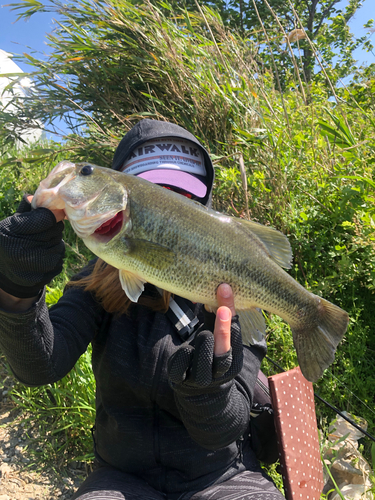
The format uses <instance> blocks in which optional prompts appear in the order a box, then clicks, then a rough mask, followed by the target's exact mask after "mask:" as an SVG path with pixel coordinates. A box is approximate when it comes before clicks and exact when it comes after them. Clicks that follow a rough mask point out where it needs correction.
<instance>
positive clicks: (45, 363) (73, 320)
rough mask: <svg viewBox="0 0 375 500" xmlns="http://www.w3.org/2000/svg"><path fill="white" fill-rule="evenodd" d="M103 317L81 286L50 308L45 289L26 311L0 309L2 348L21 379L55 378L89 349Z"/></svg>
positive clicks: (34, 383) (35, 382) (31, 381)
mask: <svg viewBox="0 0 375 500" xmlns="http://www.w3.org/2000/svg"><path fill="white" fill-rule="evenodd" d="M102 318H103V309H102V308H101V307H100V306H99V305H98V303H97V302H96V301H95V300H94V298H93V296H92V295H91V294H90V293H88V292H84V291H83V290H82V289H81V288H79V287H70V288H69V289H67V290H66V291H65V293H64V295H63V296H62V297H61V298H60V300H59V301H58V303H57V304H55V305H54V306H52V307H51V309H50V310H48V308H47V306H46V304H45V300H44V292H43V293H42V294H41V297H40V298H39V300H38V301H37V302H36V304H35V305H34V306H33V307H32V308H30V309H29V310H28V311H26V312H22V313H10V312H7V311H4V310H1V309H0V349H1V351H2V352H3V353H4V354H5V356H6V358H7V360H8V363H9V365H10V367H11V369H12V371H13V372H14V374H15V376H16V377H17V379H18V380H19V381H20V382H22V383H24V384H26V385H30V386H38V385H45V384H49V383H52V382H56V381H57V380H60V379H61V378H63V377H64V376H65V375H66V374H67V373H68V372H69V371H70V370H71V369H72V368H73V366H74V365H75V363H76V362H77V360H78V358H79V357H80V356H81V354H83V353H84V352H85V351H86V349H87V346H88V345H89V343H90V342H91V340H92V339H93V337H94V335H95V333H96V332H97V330H98V328H99V327H100V323H101V320H102Z"/></svg>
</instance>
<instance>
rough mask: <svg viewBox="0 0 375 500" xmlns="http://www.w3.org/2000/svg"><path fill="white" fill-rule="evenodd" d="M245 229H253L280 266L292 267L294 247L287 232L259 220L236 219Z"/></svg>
mask: <svg viewBox="0 0 375 500" xmlns="http://www.w3.org/2000/svg"><path fill="white" fill-rule="evenodd" d="M236 221H237V222H238V223H239V224H240V225H241V227H242V229H243V230H245V231H251V232H252V233H253V234H255V236H257V237H258V238H259V239H260V240H261V242H262V243H263V244H264V246H265V247H266V249H267V250H268V253H269V255H270V257H271V259H273V260H274V261H275V262H276V263H277V264H279V266H281V267H284V268H285V269H290V268H291V267H292V259H293V254H292V249H291V246H290V243H289V240H288V238H287V237H286V236H285V234H283V233H281V232H280V231H278V230H277V229H274V228H272V227H267V226H263V225H262V224H258V223H257V222H253V221H251V220H245V219H236Z"/></svg>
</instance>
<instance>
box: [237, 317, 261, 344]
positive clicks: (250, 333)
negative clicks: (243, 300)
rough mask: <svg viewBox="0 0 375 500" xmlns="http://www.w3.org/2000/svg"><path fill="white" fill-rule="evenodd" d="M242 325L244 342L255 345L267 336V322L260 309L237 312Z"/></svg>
mask: <svg viewBox="0 0 375 500" xmlns="http://www.w3.org/2000/svg"><path fill="white" fill-rule="evenodd" d="M237 314H238V319H239V321H240V325H241V334H242V342H243V343H244V344H250V345H255V344H258V343H259V342H261V341H262V340H263V339H264V337H265V334H266V322H265V320H264V316H263V313H262V311H261V310H260V309H258V308H253V309H246V310H244V311H237Z"/></svg>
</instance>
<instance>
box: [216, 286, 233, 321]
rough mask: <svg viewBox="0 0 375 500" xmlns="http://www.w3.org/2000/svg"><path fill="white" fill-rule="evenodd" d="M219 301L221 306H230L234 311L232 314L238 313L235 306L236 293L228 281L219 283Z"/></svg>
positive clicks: (217, 295) (217, 294)
mask: <svg viewBox="0 0 375 500" xmlns="http://www.w3.org/2000/svg"><path fill="white" fill-rule="evenodd" d="M216 297H217V303H218V305H219V307H220V306H226V307H229V309H230V310H231V312H232V316H235V315H236V310H235V308H234V295H233V291H232V288H231V287H230V285H228V284H227V283H222V284H221V285H219V287H218V289H217V292H216Z"/></svg>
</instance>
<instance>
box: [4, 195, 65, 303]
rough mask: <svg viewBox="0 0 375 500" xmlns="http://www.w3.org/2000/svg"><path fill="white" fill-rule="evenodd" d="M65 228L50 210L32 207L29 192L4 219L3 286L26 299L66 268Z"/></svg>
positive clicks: (35, 294) (10, 292)
mask: <svg viewBox="0 0 375 500" xmlns="http://www.w3.org/2000/svg"><path fill="white" fill-rule="evenodd" d="M63 229H64V223H63V222H62V221H60V222H58V223H57V222H56V218H55V216H54V214H53V213H52V212H51V211H50V210H48V209H46V208H37V209H36V210H32V209H31V204H30V202H29V201H28V200H27V198H26V195H25V196H24V197H23V199H22V201H21V203H20V205H19V207H18V209H17V212H16V213H15V214H14V215H12V216H10V217H8V218H6V219H4V220H2V221H0V288H1V289H2V290H4V291H5V292H7V293H9V294H11V295H14V296H15V297H19V298H22V299H25V298H29V297H35V296H37V295H38V293H39V291H40V290H41V289H42V288H43V287H44V285H46V284H48V283H49V282H50V281H51V280H52V279H53V278H54V277H55V276H56V275H58V274H59V273H60V272H61V270H62V266H63V258H64V255H65V244H64V242H63V240H62V232H63Z"/></svg>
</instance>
